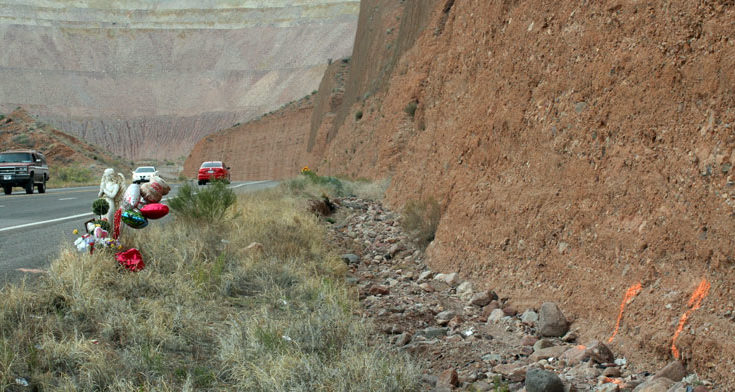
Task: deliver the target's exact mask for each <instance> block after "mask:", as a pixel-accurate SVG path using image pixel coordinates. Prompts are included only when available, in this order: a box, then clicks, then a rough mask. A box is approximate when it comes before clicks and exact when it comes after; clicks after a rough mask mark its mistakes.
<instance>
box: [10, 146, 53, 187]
mask: <svg viewBox="0 0 735 392" xmlns="http://www.w3.org/2000/svg"><path fill="white" fill-rule="evenodd" d="M48 179H49V175H48V165H47V164H46V157H45V156H43V154H41V153H40V152H38V151H34V150H13V151H4V152H0V186H2V188H3V191H4V192H5V194H6V195H9V194H11V193H13V187H14V186H19V187H23V189H25V191H26V193H28V194H31V193H33V187H34V186H36V187H38V193H45V192H46V181H48Z"/></svg>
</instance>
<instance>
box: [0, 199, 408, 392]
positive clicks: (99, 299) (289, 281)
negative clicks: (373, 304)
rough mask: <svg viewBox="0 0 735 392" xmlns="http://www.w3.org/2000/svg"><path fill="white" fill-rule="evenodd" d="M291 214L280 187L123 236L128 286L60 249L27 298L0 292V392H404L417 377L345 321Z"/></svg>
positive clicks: (316, 245)
mask: <svg viewBox="0 0 735 392" xmlns="http://www.w3.org/2000/svg"><path fill="white" fill-rule="evenodd" d="M305 204H306V201H305V200H304V199H302V198H300V197H296V196H293V195H292V194H290V193H284V192H283V188H280V189H276V190H268V191H263V192H260V193H257V194H248V195H244V196H241V197H240V198H239V199H238V201H237V204H236V205H235V206H233V207H231V208H229V209H228V211H227V213H226V214H225V215H224V216H223V217H222V218H221V219H218V220H215V221H211V222H207V223H202V222H199V223H197V222H196V221H193V220H190V219H177V218H176V217H174V219H172V220H171V221H170V222H168V223H167V224H165V225H164V224H157V225H151V226H149V227H148V228H146V229H144V230H140V231H134V230H127V231H126V232H125V233H124V238H123V242H124V243H126V244H129V245H131V246H134V247H137V248H138V249H140V251H141V253H142V254H143V257H144V260H145V262H146V268H145V269H144V270H142V271H140V272H138V273H131V272H127V271H124V270H121V269H120V268H119V267H118V266H117V265H116V262H115V261H114V258H113V257H112V253H105V252H96V253H95V254H94V255H89V254H86V253H84V254H82V253H77V252H75V251H73V250H72V249H71V248H68V249H64V250H63V251H62V252H61V255H60V256H59V257H58V259H56V260H55V261H54V262H53V263H52V265H51V267H50V271H49V273H48V274H47V276H45V277H43V278H41V279H39V281H38V282H37V283H36V284H35V285H34V286H30V285H25V284H23V283H21V284H12V285H8V286H6V287H4V288H3V289H2V291H0V390H13V389H12V388H17V387H18V386H17V385H16V379H18V378H23V379H25V380H27V381H28V383H29V384H30V387H31V388H38V389H40V390H69V391H91V390H110V391H130V390H142V391H180V390H185V391H193V390H221V391H229V390H243V391H286V390H288V391H324V390H327V391H412V390H416V389H417V388H418V382H417V381H418V374H419V370H420V369H419V368H418V367H417V366H416V365H415V364H413V363H412V362H411V360H410V359H409V358H408V357H407V356H406V355H404V354H401V353H398V352H395V351H392V349H390V348H389V347H388V346H387V345H386V344H385V343H383V342H382V341H381V340H380V339H376V334H375V332H374V330H373V327H372V326H371V325H370V323H369V322H367V321H366V320H363V319H360V318H359V317H357V316H356V315H355V314H357V313H359V312H358V311H357V310H358V307H359V304H358V303H357V301H356V298H355V295H354V292H353V291H352V290H351V289H350V287H349V286H347V285H346V284H345V283H344V273H345V266H344V263H342V262H341V261H340V260H339V258H338V257H337V256H336V254H335V253H334V252H335V251H334V250H332V249H330V248H329V246H328V245H327V244H326V243H325V238H326V233H325V231H324V230H325V229H324V227H323V226H322V225H321V224H320V223H319V221H318V219H317V218H316V217H315V216H313V215H311V214H310V213H308V212H307V211H306V209H305V208H304V205H305ZM253 242H258V243H261V244H262V251H254V250H253V248H248V245H249V244H251V243H253ZM256 249H258V248H256Z"/></svg>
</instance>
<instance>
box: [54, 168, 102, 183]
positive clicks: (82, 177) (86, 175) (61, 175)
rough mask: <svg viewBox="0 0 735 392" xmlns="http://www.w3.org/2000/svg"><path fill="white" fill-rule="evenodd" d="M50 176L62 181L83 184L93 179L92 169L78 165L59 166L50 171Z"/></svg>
mask: <svg viewBox="0 0 735 392" xmlns="http://www.w3.org/2000/svg"><path fill="white" fill-rule="evenodd" d="M51 178H52V179H54V180H57V181H59V182H62V183H75V184H84V183H89V182H91V181H93V177H92V170H90V169H87V168H84V167H78V166H69V167H59V168H56V170H54V171H53V173H51Z"/></svg>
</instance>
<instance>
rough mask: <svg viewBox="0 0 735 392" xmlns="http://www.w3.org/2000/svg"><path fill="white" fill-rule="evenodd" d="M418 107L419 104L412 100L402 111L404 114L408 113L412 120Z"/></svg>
mask: <svg viewBox="0 0 735 392" xmlns="http://www.w3.org/2000/svg"><path fill="white" fill-rule="evenodd" d="M418 107H419V103H418V102H417V101H416V100H413V101H411V102H409V103H408V105H406V107H405V108H404V109H403V111H404V112H406V113H408V115H409V116H411V118H413V116H414V115H416V109H417V108H418Z"/></svg>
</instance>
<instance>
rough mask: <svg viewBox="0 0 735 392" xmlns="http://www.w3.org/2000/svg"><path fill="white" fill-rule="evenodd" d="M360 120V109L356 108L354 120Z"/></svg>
mask: <svg viewBox="0 0 735 392" xmlns="http://www.w3.org/2000/svg"><path fill="white" fill-rule="evenodd" d="M360 120H362V110H358V111H357V112H356V113H355V121H360Z"/></svg>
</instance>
